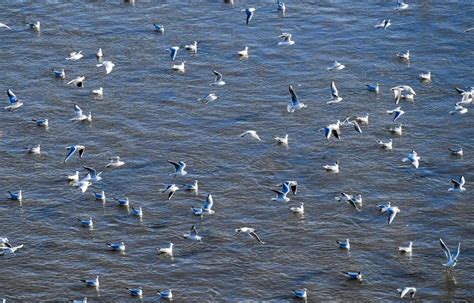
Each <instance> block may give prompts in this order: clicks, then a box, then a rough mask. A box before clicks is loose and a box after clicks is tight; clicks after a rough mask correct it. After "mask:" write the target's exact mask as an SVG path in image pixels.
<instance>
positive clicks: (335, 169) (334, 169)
mask: <svg viewBox="0 0 474 303" xmlns="http://www.w3.org/2000/svg"><path fill="white" fill-rule="evenodd" d="M323 168H324V169H325V170H326V171H328V172H333V173H336V174H337V173H339V161H336V162H335V163H334V164H333V165H323Z"/></svg>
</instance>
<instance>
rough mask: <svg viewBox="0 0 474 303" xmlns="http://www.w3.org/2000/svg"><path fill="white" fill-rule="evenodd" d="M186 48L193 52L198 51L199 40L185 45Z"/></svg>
mask: <svg viewBox="0 0 474 303" xmlns="http://www.w3.org/2000/svg"><path fill="white" fill-rule="evenodd" d="M184 48H185V49H186V50H188V51H190V52H193V53H194V54H196V53H197V51H198V43H197V41H194V42H193V44H189V45H185V46H184Z"/></svg>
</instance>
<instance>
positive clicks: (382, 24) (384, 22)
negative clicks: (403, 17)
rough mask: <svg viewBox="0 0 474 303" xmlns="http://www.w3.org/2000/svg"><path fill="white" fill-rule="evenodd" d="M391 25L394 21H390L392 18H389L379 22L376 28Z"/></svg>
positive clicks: (385, 27)
mask: <svg viewBox="0 0 474 303" xmlns="http://www.w3.org/2000/svg"><path fill="white" fill-rule="evenodd" d="M390 25H392V23H391V22H390V19H388V20H385V19H384V20H382V22H380V23H378V24H376V25H375V28H383V29H387V28H388V27H389V26H390Z"/></svg>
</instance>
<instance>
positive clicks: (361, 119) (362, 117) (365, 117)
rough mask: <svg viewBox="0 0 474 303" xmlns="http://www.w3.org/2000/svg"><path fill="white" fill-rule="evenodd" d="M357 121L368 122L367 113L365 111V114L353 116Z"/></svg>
mask: <svg viewBox="0 0 474 303" xmlns="http://www.w3.org/2000/svg"><path fill="white" fill-rule="evenodd" d="M355 120H356V121H357V122H360V123H363V124H365V125H367V124H369V113H366V114H365V116H359V117H355Z"/></svg>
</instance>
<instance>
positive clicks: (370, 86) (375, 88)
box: [367, 83, 380, 94]
mask: <svg viewBox="0 0 474 303" xmlns="http://www.w3.org/2000/svg"><path fill="white" fill-rule="evenodd" d="M367 89H368V90H369V92H375V93H376V94H378V93H379V92H380V88H379V84H378V83H375V85H373V84H367Z"/></svg>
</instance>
